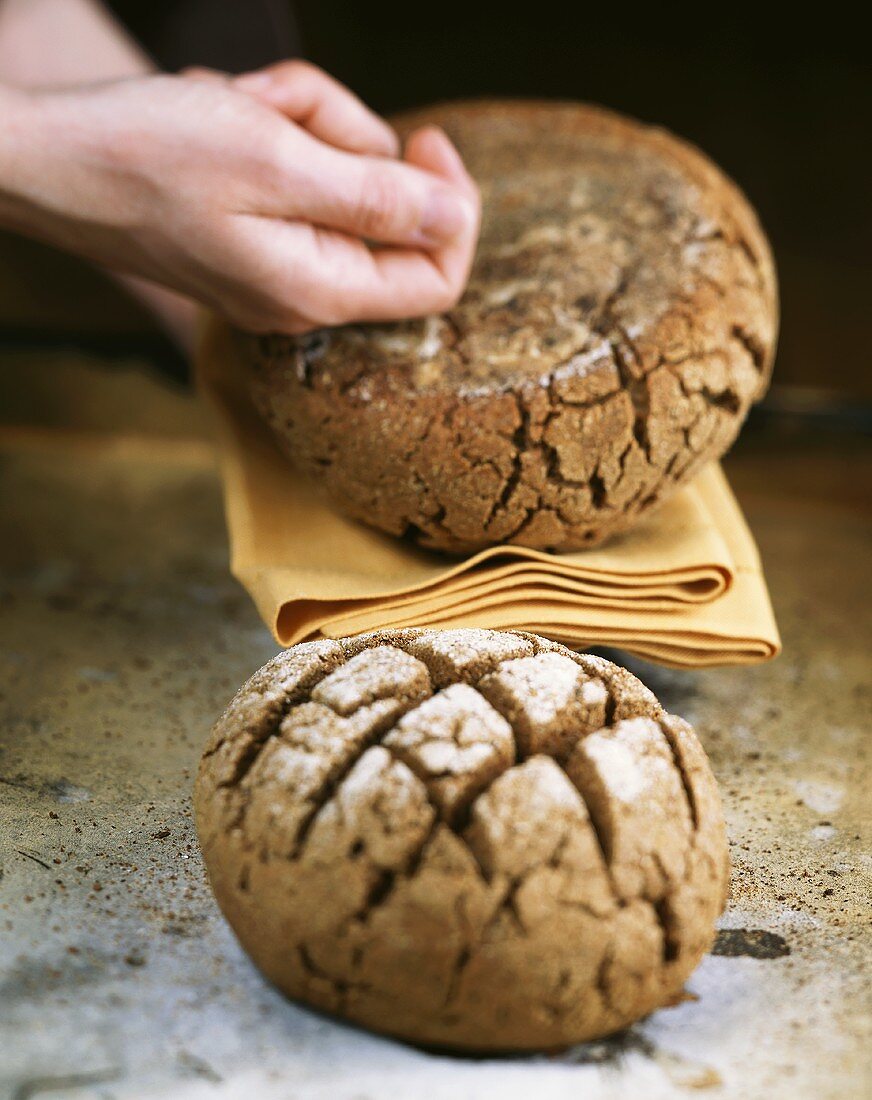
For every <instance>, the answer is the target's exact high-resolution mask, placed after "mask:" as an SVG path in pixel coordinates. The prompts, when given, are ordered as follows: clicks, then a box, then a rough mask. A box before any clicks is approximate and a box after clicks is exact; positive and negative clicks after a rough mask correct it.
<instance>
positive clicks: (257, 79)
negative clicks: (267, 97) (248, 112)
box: [233, 72, 273, 92]
mask: <svg viewBox="0 0 872 1100" xmlns="http://www.w3.org/2000/svg"><path fill="white" fill-rule="evenodd" d="M272 82H273V76H272V73H264V72H259V73H243V74H242V76H237V77H236V78H235V79H234V81H233V83H234V84H235V85H236V87H237V88H241V89H242V90H243V91H244V92H264V91H266V89H267V88H268V87H269V86H270V84H272Z"/></svg>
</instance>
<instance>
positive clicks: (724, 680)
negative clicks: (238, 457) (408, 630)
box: [0, 357, 872, 1100]
mask: <svg viewBox="0 0 872 1100" xmlns="http://www.w3.org/2000/svg"><path fill="white" fill-rule="evenodd" d="M8 358H9V357H7V359H8ZM50 366H51V369H52V370H56V371H58V372H59V373H58V374H57V377H59V378H62V377H65V375H64V372H65V371H67V372H69V371H71V370H75V372H76V373H75V378H76V389H77V391H78V392H80V394H82V395H83V396H82V397H81V401H82V402H84V405H85V406H88V402H91V404H90V406H88V407H91V408H93V409H97V410H98V412H94V414H93V415H91V416H86V417H83V414H82V413H81V412H79V413H78V414H77V419H76V423H77V428H76V430H74V431H66V432H64V431H59V430H58V429H56V428H52V429H51V430H50V431H49V430H45V429H40V428H31V427H23V428H22V427H12V428H10V427H8V426H7V427H6V428H3V429H2V430H0V501H2V504H0V569H2V578H0V579H2V596H0V623H2V625H0V694H2V698H0V708H2V719H0V876H2V877H0V1095H4V1092H5V1094H6V1095H8V1096H10V1097H13V1098H15V1100H23V1098H26V1097H32V1096H42V1095H47V1096H51V1097H68V1096H69V1097H105V1098H109V1097H119V1098H122V1097H123V1098H128V1097H138V1096H164V1097H173V1098H175V1097H200V1096H203V1097H228V1096H258V1097H260V1096H263V1097H272V1096H275V1097H305V1098H309V1097H311V1098H318V1100H320V1098H322V1097H323V1098H324V1100H327V1098H329V1100H346V1098H347V1100H352V1098H354V1100H380V1098H382V1097H391V1098H401V1100H404V1098H406V1097H409V1098H417V1097H421V1096H427V1097H429V1098H434V1100H441V1098H442V1097H445V1098H448V1097H451V1098H452V1100H458V1098H465V1097H471V1098H472V1097H476V1098H477V1097H491V1096H504V1097H507V1098H509V1097H515V1096H517V1097H521V1096H524V1097H526V1096H527V1095H528V1094H529V1093H530V1091H531V1090H535V1092H536V1095H537V1097H539V1098H542V1100H546V1098H547V1100H551V1098H558V1097H559V1098H562V1097H567V1098H568V1097H573V1098H575V1097H579V1096H584V1097H586V1098H598V1097H608V1098H610V1097H638V1096H643V1095H644V1096H647V1097H661V1096H663V1097H666V1096H682V1095H693V1094H699V1093H700V1092H702V1093H703V1094H705V1095H711V1096H712V1097H720V1096H724V1097H760V1096H766V1097H781V1096H783V1097H791V1098H805V1097H808V1098H812V1097H814V1098H820V1097H836V1096H838V1097H860V1096H863V1095H868V1094H869V1090H870V1088H872V1078H870V1070H869V1055H868V1051H869V1049H870V1039H872V1036H870V1029H869V1015H870V1007H872V1006H870V999H869V992H868V985H869V982H868V973H867V976H866V977H865V978H864V975H863V973H862V968H863V966H864V964H865V966H866V967H867V968H868V965H869V961H870V953H872V952H870V936H869V916H870V910H869V895H870V890H869V887H870V871H872V861H870V857H869V854H868V825H869V804H870V801H872V799H870V787H869V767H868V742H867V738H868V732H867V730H868V716H869V713H870V709H872V708H870V700H869V689H868V682H867V680H868V654H869V651H870V636H869V635H870V631H869V623H868V614H867V608H866V606H865V600H866V598H867V588H868V546H869V536H870V528H869V523H868V520H866V519H864V517H863V514H862V512H861V511H860V510H859V509H858V507H857V502H858V500H859V495H860V493H859V487H860V486H861V485H862V481H861V479H862V476H863V474H864V473H865V474H866V475H867V476H868V472H869V453H868V450H867V451H857V450H856V449H855V450H852V451H846V450H845V448H844V445H842V446H840V449H839V450H838V451H835V450H833V449H828V448H827V447H826V446H825V445H824V444H822V443H821V444H816V446H815V450H814V453H809V451H808V449H807V448H806V447H804V446H803V447H799V446H798V445H797V444H796V443H795V442H794V443H786V444H783V445H782V444H778V445H774V444H771V443H766V442H761V443H755V442H754V441H751V442H750V443H748V444H746V445H744V446H743V448H742V449H741V451H740V453H739V454H738V455H737V456H736V457H735V458H734V459H733V460H731V464H730V466H729V469H730V471H731V473H732V475H733V477H734V481H735V483H736V485H737V487H738V489H739V495H740V497H741V499H742V501H743V503H744V504H745V506H746V509H747V512H748V516H749V519H750V521H751V524H752V526H753V528H754V530H755V532H756V534H757V536H758V538H759V541H760V544H761V548H762V551H763V555H764V560H765V564H766V566H767V570H768V576H769V579H770V583H771V586H772V593H773V598H774V602H775V606H776V610H777V613H778V615H779V618H780V622H781V626H782V629H783V633H784V641H785V651H784V655H783V657H781V658H780V659H779V660H778V661H776V662H774V663H772V664H770V665H767V666H763V667H759V668H752V669H723V670H711V671H706V672H690V673H688V672H682V673H680V672H672V671H665V670H663V669H658V668H654V667H652V666H649V665H642V664H639V663H638V662H634V663H633V664H632V667H633V669H634V671H636V672H637V673H638V674H639V675H641V677H642V678H643V679H644V680H645V681H646V682H647V683H649V685H650V686H651V687H652V688H653V689H654V690H655V691H656V692H658V694H659V695H660V697H661V699H662V700H663V702H664V704H665V705H666V706H667V707H669V709H671V710H673V711H675V712H676V713H679V714H682V715H683V716H685V717H686V718H688V719H689V720H690V721H691V722H692V723H694V725H695V726H696V728H697V730H698V732H699V734H700V736H701V738H702V740H703V742H704V743H705V745H706V747H707V749H708V751H709V753H710V755H711V759H712V764H713V767H714V769H715V773H716V775H717V777H718V779H719V781H720V783H721V785H722V791H723V795H724V799H725V804H726V812H727V820H728V827H729V834H730V840H731V846H732V847H731V851H732V854H733V860H734V871H733V897H732V900H731V902H730V905H729V908H728V910H727V912H726V914H725V916H724V918H723V920H722V931H721V934H720V936H719V940H718V944H717V945H716V953H715V954H713V955H712V956H710V957H708V958H706V959H705V960H704V962H703V964H702V965H701V967H700V968H699V970H698V971H697V972H696V973H695V974H694V976H693V977H692V978H691V980H690V982H689V983H688V987H687V994H688V996H687V999H686V1000H684V1001H683V1002H682V1003H681V1004H679V1005H677V1006H675V1007H674V1008H670V1009H665V1010H662V1011H660V1012H658V1013H656V1014H655V1015H653V1016H652V1017H650V1018H648V1019H647V1020H645V1021H643V1022H642V1023H640V1024H639V1025H637V1026H636V1027H634V1028H632V1029H631V1030H630V1031H629V1032H626V1033H624V1034H623V1035H621V1036H617V1037H615V1038H613V1039H610V1040H606V1041H604V1042H599V1043H594V1044H588V1045H586V1046H582V1047H577V1048H573V1049H571V1050H569V1051H566V1052H563V1053H560V1054H555V1055H553V1056H537V1057H524V1058H519V1059H502V1060H496V1059H490V1060H475V1059H460V1058H451V1057H448V1056H445V1055H439V1056H435V1055H432V1054H429V1053H426V1052H422V1051H419V1050H415V1049H412V1048H409V1047H406V1046H402V1045H400V1044H397V1043H393V1042H391V1041H389V1040H385V1039H380V1038H375V1037H372V1036H370V1035H367V1034H366V1033H364V1032H361V1031H357V1030H354V1029H351V1028H348V1027H345V1026H343V1025H341V1024H338V1023H334V1022H333V1021H331V1020H328V1019H325V1018H322V1017H320V1016H317V1015H315V1014H313V1013H311V1012H308V1011H306V1010H304V1009H301V1008H298V1007H296V1006H294V1005H292V1004H289V1003H288V1002H286V1001H285V1000H284V999H283V998H282V997H281V996H280V995H279V994H278V993H276V992H275V991H274V990H273V989H271V988H270V987H268V986H267V985H266V984H265V982H264V981H263V980H262V979H261V977H260V976H259V974H258V973H257V972H256V971H255V970H254V969H253V967H252V966H251V965H250V964H249V962H248V961H247V959H246V958H245V956H244V955H243V954H242V952H241V951H240V949H239V948H238V946H237V945H236V943H235V941H234V940H233V937H232V935H231V934H230V932H229V930H228V929H227V927H226V926H225V924H224V923H223V921H222V919H221V917H220V915H219V913H218V910H217V908H216V906H215V904H214V902H213V901H212V898H211V895H210V893H209V890H208V887H207V885H206V882H205V878H204V874H203V867H202V864H201V862H200V858H199V853H198V849H197V842H196V837H195V835H194V831H193V824H192V819H191V808H190V789H191V779H192V773H193V769H194V768H195V766H196V762H197V759H198V755H199V751H200V747H201V745H202V742H203V740H204V738H205V736H206V732H207V730H208V728H209V726H210V724H211V722H212V721H213V720H214V718H215V717H216V715H217V714H218V712H219V711H220V709H221V708H222V707H223V705H224V703H225V702H226V701H227V699H228V697H229V696H230V694H231V693H232V692H233V691H234V690H235V688H236V687H237V686H238V685H239V684H240V683H241V682H242V681H243V680H244V679H245V677H247V676H248V675H249V673H250V672H251V671H252V670H253V669H255V668H256V667H257V666H258V665H260V664H261V663H262V662H263V661H265V660H266V659H267V658H268V657H269V656H271V655H272V654H273V653H274V652H275V645H274V643H273V642H272V640H271V638H270V637H269V635H268V633H267V631H266V629H265V628H264V627H263V626H262V625H261V624H260V622H259V620H258V618H257V616H256V613H255V611H254V609H253V607H252V606H251V605H250V604H249V602H248V600H247V598H246V597H245V595H244V594H243V593H242V591H241V590H240V589H239V588H238V587H237V585H236V584H235V582H234V581H233V580H232V579H231V578H230V576H229V574H228V572H227V568H226V555H227V548H226V543H225V535H224V529H223V521H222V515H221V506H220V496H219V488H218V481H217V475H216V470H215V466H214V462H213V459H212V455H211V451H210V449H209V446H208V445H207V444H206V443H205V442H204V441H203V439H202V436H200V435H199V434H198V431H199V429H197V430H194V429H192V433H191V437H190V438H189V439H186V438H185V437H184V431H181V430H180V426H181V425H183V424H184V423H185V418H186V416H187V415H188V414H190V417H191V421H192V423H193V422H194V420H195V414H194V412H193V410H192V409H191V405H190V398H188V397H186V396H184V395H181V394H179V395H173V394H168V393H165V392H159V389H158V386H157V384H156V383H155V382H153V381H149V380H147V379H144V378H142V377H140V376H138V375H135V374H133V373H130V372H128V373H127V374H125V375H124V376H119V375H118V374H117V373H116V374H115V375H113V376H112V377H111V379H109V378H107V376H106V375H105V374H104V372H103V371H102V370H96V369H93V368H91V367H90V366H88V365H87V364H86V365H84V366H83V365H82V364H76V365H75V366H74V367H71V366H70V365H69V364H68V363H66V362H60V361H59V362H57V363H55V364H51V365H50ZM14 367H15V364H14V363H11V362H9V361H6V360H2V359H0V374H3V372H4V371H7V372H8V370H12V369H14ZM46 376H47V377H49V378H50V377H52V376H51V374H49V373H48V366H46V367H45V370H43V369H40V370H38V371H35V372H34V377H35V378H36V379H37V381H39V380H41V379H43V380H44V378H45V377H46ZM9 378H10V376H9V374H8V373H5V374H4V375H3V382H2V385H3V386H4V387H8V386H9V385H10V381H9ZM122 378H126V382H125V383H124V384H121V382H122ZM31 384H32V383H31ZM22 385H25V386H26V385H28V383H27V381H26V379H25V380H24V381H23V382H22ZM127 402H129V403H130V404H131V405H134V406H135V408H136V418H137V433H136V435H133V436H127V437H126V438H125V439H121V440H119V439H118V438H117V437H112V436H111V435H109V434H107V431H106V430H105V429H106V428H107V426H109V425H112V424H114V425H115V427H118V426H119V425H120V424H121V423H122V422H123V419H124V408H125V404H126V403H127ZM26 406H27V402H26V401H24V400H19V401H18V402H17V403H16V406H15V417H16V419H17V421H18V422H19V424H24V423H26V422H27V421H28V420H29V419H30V420H32V419H34V416H33V414H32V412H31V411H29V410H28V408H27V407H26ZM35 407H36V408H37V409H38V408H39V404H38V403H37V404H36V406H35ZM149 408H151V409H153V416H152V417H151V418H149V415H148V409H149ZM144 410H145V411H144ZM53 419H57V417H56V416H54V414H53ZM168 424H171V425H172V434H173V436H174V438H173V439H172V440H170V441H168V442H166V443H165V444H163V445H160V446H159V445H157V443H156V441H155V440H156V437H155V433H160V432H161V430H162V426H163V428H164V429H165V428H166V425H168ZM83 428H84V429H87V430H86V431H83V430H82V429H83ZM791 448H793V450H791ZM840 486H841V487H843V488H839V487H840ZM610 656H614V655H613V654H610ZM619 659H620V658H619ZM861 837H863V839H861Z"/></svg>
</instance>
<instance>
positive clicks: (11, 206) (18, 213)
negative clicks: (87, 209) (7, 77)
mask: <svg viewBox="0 0 872 1100" xmlns="http://www.w3.org/2000/svg"><path fill="white" fill-rule="evenodd" d="M36 100H37V97H36V96H34V95H32V94H31V93H30V92H27V91H23V90H22V89H19V88H12V87H9V86H8V85H3V84H0V227H2V228H4V229H14V230H21V231H23V232H26V231H27V230H28V227H29V223H30V221H31V220H32V216H33V207H34V199H35V195H34V181H35V180H36V179H37V178H38V174H39V166H38V165H37V164H35V163H34V156H35V155H36V157H37V158H39V156H40V153H39V151H40V150H42V149H44V147H45V142H44V141H43V140H42V138H41V135H40V131H41V128H42V123H41V118H40V114H41V112H40V111H39V109H38V105H37V102H36Z"/></svg>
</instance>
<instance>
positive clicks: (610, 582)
mask: <svg viewBox="0 0 872 1100" xmlns="http://www.w3.org/2000/svg"><path fill="white" fill-rule="evenodd" d="M245 374H246V366H245V364H244V363H243V362H242V361H241V358H240V356H239V354H238V351H237V349H236V346H235V344H234V341H233V337H232V334H231V333H230V332H229V330H228V329H227V327H226V326H225V325H224V324H223V323H221V322H219V321H217V320H210V321H209V322H208V323H207V325H206V328H205V330H204V334H203V339H202V342H201V347H200V354H199V357H198V367H197V375H198V381H199V385H200V388H201V391H202V393H203V395H204V396H205V398H206V400H207V402H208V404H209V405H210V406H211V408H212V411H213V413H214V417H215V421H216V428H217V437H218V445H219V449H220V454H221V461H222V469H223V475H224V492H225V503H226V509H227V522H228V526H229V529H230V543H231V569H232V571H233V574H234V576H236V577H237V579H238V580H239V581H241V582H242V584H243V585H244V586H245V587H246V588H247V589H248V591H249V593H250V594H251V597H252V599H253V600H254V602H255V604H256V605H257V608H258V610H259V611H260V614H261V615H262V616H263V619H264V621H265V622H266V623H267V625H268V626H269V627H270V629H271V630H272V632H273V634H274V635H275V637H276V640H277V641H279V642H280V643H281V644H282V645H292V644H293V643H295V642H299V641H302V640H304V639H309V638H316V637H323V636H326V637H338V636H341V635H344V634H353V633H358V632H360V631H365V630H375V629H378V628H387V627H403V626H439V627H458V626H482V627H493V628H508V627H514V628H517V629H523V630H532V631H535V632H536V633H538V634H545V635H547V636H548V637H551V638H555V639H557V640H559V641H562V642H565V643H566V644H568V645H570V646H573V647H575V648H585V647H588V646H591V645H600V646H602V645H609V646H618V647H620V648H622V649H627V650H631V651H633V652H634V653H638V654H640V655H641V656H643V657H647V658H650V659H652V660H655V661H659V662H661V663H663V664H668V665H674V666H682V667H684V666H703V665H718V664H748V663H752V662H755V661H764V660H767V659H769V658H771V657H774V656H775V655H776V654H777V653H778V652H779V650H780V648H781V643H780V640H779V637H778V628H777V627H776V625H775V619H774V617H773V614H772V607H771V604H770V602H769V595H768V592H767V590H766V583H765V581H764V579H763V574H762V571H761V567H760V559H759V556H758V554H757V548H756V546H755V545H754V541H753V539H752V537H751V534H750V532H749V531H748V528H747V526H746V524H745V521H744V518H743V516H742V513H741V511H740V510H739V507H738V505H737V504H736V500H735V498H734V497H733V494H732V492H731V491H730V488H729V485H728V484H727V481H726V479H725V477H724V475H723V472H722V471H721V468H720V466H719V465H718V464H717V463H713V464H712V465H710V466H708V467H707V468H706V469H705V470H704V471H703V472H702V473H701V474H700V475H699V476H698V477H697V478H696V480H695V481H694V482H693V483H692V484H691V485H689V486H687V487H685V488H684V489H682V490H681V491H679V492H678V493H677V494H676V495H675V496H674V497H673V498H672V499H671V500H670V501H668V502H667V503H666V504H664V505H663V506H662V507H661V508H659V509H658V510H657V511H656V512H654V513H653V514H652V515H651V516H649V517H646V518H645V519H643V520H642V522H641V523H640V524H639V525H638V526H637V527H636V528H634V530H633V531H631V532H629V533H628V534H626V535H623V536H619V537H617V538H615V539H613V540H612V541H610V542H609V543H607V544H606V545H605V546H603V547H601V548H597V549H592V550H582V551H579V552H578V553H573V554H548V553H543V552H542V551H538V550H529V549H526V548H525V547H522V546H501V547H492V548H490V549H488V550H483V551H480V552H479V553H477V554H473V555H472V556H471V557H468V558H466V559H455V558H449V557H445V556H443V555H440V554H437V553H434V552H430V551H426V550H421V549H419V548H417V547H415V546H411V545H409V544H408V543H405V542H403V541H401V540H399V539H394V538H391V537H390V536H388V535H384V534H381V533H380V532H378V531H374V530H370V529H369V528H367V527H365V526H363V525H362V524H359V523H357V522H355V521H354V520H350V519H346V518H345V517H343V516H341V515H340V514H339V513H337V512H335V511H333V509H332V508H331V507H330V505H329V503H328V502H327V501H326V500H325V499H324V498H323V497H322V495H321V493H320V491H319V489H318V488H317V487H315V486H313V485H312V484H310V482H309V481H308V479H307V478H305V477H304V476H302V475H300V474H298V473H297V472H296V471H295V470H294V468H293V466H292V465H291V464H290V463H289V461H288V459H287V458H286V457H285V456H284V455H283V454H282V453H281V451H280V450H279V449H278V447H277V445H276V444H275V442H274V441H273V438H272V435H271V433H270V431H269V429H268V428H267V427H266V425H265V424H264V423H263V422H262V421H261V420H260V418H259V417H258V415H257V413H256V411H255V409H254V407H253V405H252V402H251V398H250V396H249V387H248V384H247V380H246V377H245Z"/></svg>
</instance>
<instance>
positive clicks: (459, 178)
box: [406, 126, 481, 299]
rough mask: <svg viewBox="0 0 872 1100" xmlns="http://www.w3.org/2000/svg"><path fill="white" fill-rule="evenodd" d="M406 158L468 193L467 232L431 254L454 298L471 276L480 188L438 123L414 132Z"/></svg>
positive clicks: (478, 224) (453, 238) (463, 192)
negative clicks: (470, 213)
mask: <svg viewBox="0 0 872 1100" xmlns="http://www.w3.org/2000/svg"><path fill="white" fill-rule="evenodd" d="M406 160H407V161H408V162H409V163H410V164H413V165H416V166H417V167H419V168H422V169H424V171H426V172H430V173H431V174H432V175H434V176H437V177H441V178H442V179H444V180H445V181H446V182H448V183H450V184H452V185H454V187H455V188H456V189H457V190H458V191H459V192H460V193H462V194H463V195H464V196H465V198H466V201H467V203H468V209H469V210H470V211H471V212H472V217H471V219H470V221H469V223H468V224H467V226H466V227H465V231H464V232H462V233H458V234H457V235H456V236H454V237H452V238H451V239H450V240H448V241H446V243H445V244H444V246H443V247H442V248H441V249H438V250H436V251H434V252H433V254H432V259H433V262H434V263H435V264H436V266H437V267H438V268H439V270H440V271H441V272H442V274H443V276H444V277H445V279H446V281H447V282H448V284H449V286H451V287H452V288H453V289H454V290H455V292H456V294H455V299H456V298H459V296H460V293H461V292H462V290H463V288H464V287H465V286H466V282H467V280H468V279H469V272H470V268H471V267H472V261H473V257H474V255H475V246H476V243H477V242H478V232H479V228H480V226H481V198H480V196H479V193H478V187H477V186H476V184H475V181H474V180H473V179H472V177H471V176H470V175H469V173H468V172H467V170H466V167H465V165H464V163H463V161H462V159H461V157H460V154H459V153H458V152H457V150H456V149H455V148H454V146H453V145H452V144H451V142H450V141H449V139H448V137H447V135H446V134H445V133H444V132H443V131H442V130H439V129H438V128H437V127H435V126H427V127H424V128H422V129H420V130H416V131H415V132H414V133H413V134H411V136H410V137H409V140H408V142H407V143H406Z"/></svg>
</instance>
